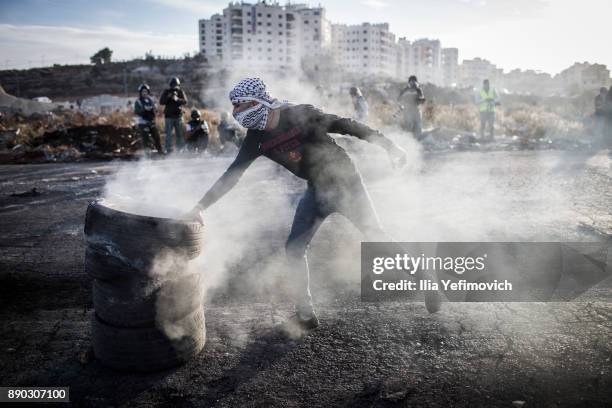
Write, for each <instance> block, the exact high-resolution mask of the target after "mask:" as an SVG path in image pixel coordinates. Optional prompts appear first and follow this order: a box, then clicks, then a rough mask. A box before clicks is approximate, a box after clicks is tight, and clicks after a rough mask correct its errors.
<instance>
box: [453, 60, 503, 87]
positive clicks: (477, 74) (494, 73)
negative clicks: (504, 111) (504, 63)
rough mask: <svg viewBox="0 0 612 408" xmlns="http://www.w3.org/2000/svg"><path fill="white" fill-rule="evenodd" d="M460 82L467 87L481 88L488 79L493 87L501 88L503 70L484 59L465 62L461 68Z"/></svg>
mask: <svg viewBox="0 0 612 408" xmlns="http://www.w3.org/2000/svg"><path fill="white" fill-rule="evenodd" d="M459 71H460V75H459V76H460V82H461V83H462V84H463V85H466V86H472V87H477V88H478V87H480V86H481V85H482V81H484V80H485V79H488V80H489V81H490V82H491V85H493V86H496V87H497V88H499V87H500V86H501V85H502V84H501V82H502V79H503V70H502V69H500V68H497V66H496V65H495V64H492V63H491V62H490V61H488V60H486V59H482V58H474V59H471V60H463V63H462V64H461V66H460V68H459Z"/></svg>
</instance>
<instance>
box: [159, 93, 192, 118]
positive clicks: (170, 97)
mask: <svg viewBox="0 0 612 408" xmlns="http://www.w3.org/2000/svg"><path fill="white" fill-rule="evenodd" d="M174 96H176V98H174ZM159 103H160V105H165V108H164V116H165V117H167V118H180V117H182V116H183V109H182V107H183V105H185V104H186V103H187V95H185V92H183V90H182V89H181V88H169V89H166V90H164V92H163V93H162V94H161V97H160V98H159Z"/></svg>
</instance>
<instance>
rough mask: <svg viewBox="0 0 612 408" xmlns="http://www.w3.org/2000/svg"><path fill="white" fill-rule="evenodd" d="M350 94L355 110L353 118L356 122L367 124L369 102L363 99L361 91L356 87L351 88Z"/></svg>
mask: <svg viewBox="0 0 612 408" xmlns="http://www.w3.org/2000/svg"><path fill="white" fill-rule="evenodd" d="M349 93H350V94H351V99H352V100H353V108H354V109H355V114H354V115H353V117H354V118H355V120H356V121H358V122H362V123H365V122H366V121H367V120H368V109H369V107H368V102H367V101H366V100H365V98H364V97H363V94H362V93H361V89H359V88H357V87H356V86H353V87H351V89H350V91H349Z"/></svg>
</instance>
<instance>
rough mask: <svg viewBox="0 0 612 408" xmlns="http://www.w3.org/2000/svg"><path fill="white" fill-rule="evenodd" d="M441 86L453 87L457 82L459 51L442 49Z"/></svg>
mask: <svg viewBox="0 0 612 408" xmlns="http://www.w3.org/2000/svg"><path fill="white" fill-rule="evenodd" d="M441 65H442V68H441V69H442V85H443V86H454V85H457V83H458V80H459V49H457V48H442V63H441Z"/></svg>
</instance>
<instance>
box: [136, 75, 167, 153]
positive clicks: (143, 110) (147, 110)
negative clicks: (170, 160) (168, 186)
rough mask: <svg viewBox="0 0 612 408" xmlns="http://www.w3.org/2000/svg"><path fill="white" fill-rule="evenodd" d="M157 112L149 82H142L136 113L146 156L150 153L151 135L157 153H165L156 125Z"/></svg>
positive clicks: (139, 88)
mask: <svg viewBox="0 0 612 408" xmlns="http://www.w3.org/2000/svg"><path fill="white" fill-rule="evenodd" d="M156 112H157V109H156V107H155V101H153V98H151V88H150V87H149V85H147V84H141V85H140V86H139V87H138V99H136V101H135V102H134V113H135V114H136V124H137V126H138V131H139V133H140V137H141V138H142V147H143V150H144V154H145V156H147V154H148V149H149V136H151V137H152V138H153V143H154V145H155V148H156V149H157V153H158V154H160V155H163V154H164V150H163V149H162V147H161V140H160V137H159V130H158V129H157V126H156V125H155V113H156Z"/></svg>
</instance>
